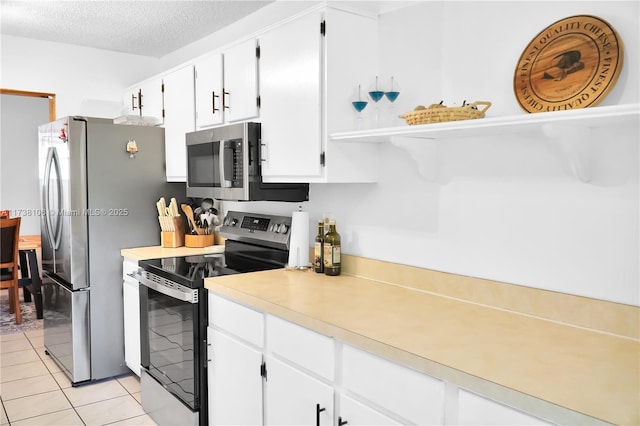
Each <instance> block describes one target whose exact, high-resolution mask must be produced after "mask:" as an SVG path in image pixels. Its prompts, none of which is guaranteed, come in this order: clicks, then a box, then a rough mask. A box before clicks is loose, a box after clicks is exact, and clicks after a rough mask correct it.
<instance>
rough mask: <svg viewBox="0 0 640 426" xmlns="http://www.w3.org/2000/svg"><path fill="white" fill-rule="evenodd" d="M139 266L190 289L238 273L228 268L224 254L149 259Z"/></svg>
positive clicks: (141, 262) (142, 261)
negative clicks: (216, 278)
mask: <svg viewBox="0 0 640 426" xmlns="http://www.w3.org/2000/svg"><path fill="white" fill-rule="evenodd" d="M138 264H139V266H140V267H141V268H142V269H144V270H145V271H148V272H151V273H154V274H156V275H158V276H160V277H162V278H166V279H168V280H171V281H174V282H177V283H178V284H182V285H184V286H187V287H189V288H199V287H203V286H204V279H205V278H210V277H218V276H221V275H231V274H237V273H238V271H235V270H233V269H229V268H227V266H226V263H225V259H224V255H223V254H211V255H197V256H180V257H167V258H162V259H147V260H141V261H140V262H138Z"/></svg>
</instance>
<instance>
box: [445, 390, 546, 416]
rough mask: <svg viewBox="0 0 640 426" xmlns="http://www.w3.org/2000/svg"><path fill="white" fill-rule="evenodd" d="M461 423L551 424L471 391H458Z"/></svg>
mask: <svg viewBox="0 0 640 426" xmlns="http://www.w3.org/2000/svg"><path fill="white" fill-rule="evenodd" d="M457 424H460V425H551V423H547V422H545V421H544V420H541V419H538V418H536V417H532V416H530V415H528V414H525V413H523V412H521V411H518V410H516V409H513V408H511V407H507V406H506V405H502V404H499V403H497V402H495V401H492V400H490V399H486V398H482V397H480V396H478V395H475V394H473V393H471V392H467V391H464V390H462V389H461V390H460V391H459V393H458V421H457Z"/></svg>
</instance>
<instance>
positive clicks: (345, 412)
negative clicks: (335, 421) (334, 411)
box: [340, 395, 402, 426]
mask: <svg viewBox="0 0 640 426" xmlns="http://www.w3.org/2000/svg"><path fill="white" fill-rule="evenodd" d="M340 420H341V421H343V422H345V421H346V422H348V423H347V424H348V425H349V426H367V425H370V426H374V425H381V426H387V425H398V426H399V425H401V424H402V423H399V422H397V421H395V420H392V419H390V418H389V417H387V416H385V415H384V414H382V413H380V412H379V411H376V410H375V409H373V408H371V407H369V406H367V405H364V404H362V403H361V402H358V401H356V400H355V399H353V398H350V397H348V396H346V395H341V396H340Z"/></svg>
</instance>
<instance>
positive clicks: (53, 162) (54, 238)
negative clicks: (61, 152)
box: [43, 147, 62, 250]
mask: <svg viewBox="0 0 640 426" xmlns="http://www.w3.org/2000/svg"><path fill="white" fill-rule="evenodd" d="M52 167H54V168H55V173H56V183H57V188H56V193H57V196H58V200H57V206H60V205H61V203H62V200H61V191H62V187H61V186H62V183H61V182H60V177H61V176H60V161H59V159H58V152H57V151H56V149H55V148H54V147H51V148H49V152H48V153H47V161H46V165H45V171H44V191H43V197H44V200H43V205H44V207H45V215H46V220H45V223H46V228H47V235H48V236H49V241H50V242H51V245H52V247H53V249H54V250H58V249H59V248H60V239H61V236H62V235H61V234H62V232H61V231H62V227H61V225H62V222H61V221H60V219H58V221H57V222H56V226H55V231H54V230H53V227H54V226H53V224H52V222H51V204H50V200H51V168H52ZM55 214H56V215H58V214H60V212H57V211H56V212H55Z"/></svg>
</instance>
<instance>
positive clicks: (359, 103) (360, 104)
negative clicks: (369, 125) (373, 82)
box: [351, 84, 369, 130]
mask: <svg viewBox="0 0 640 426" xmlns="http://www.w3.org/2000/svg"><path fill="white" fill-rule="evenodd" d="M368 103H369V102H367V101H364V100H362V91H361V87H360V85H359V84H358V100H356V101H353V102H351V104H352V105H353V108H354V109H355V110H356V123H357V127H358V130H360V129H361V128H362V111H363V110H364V109H365V108H366V106H367V104H368Z"/></svg>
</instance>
